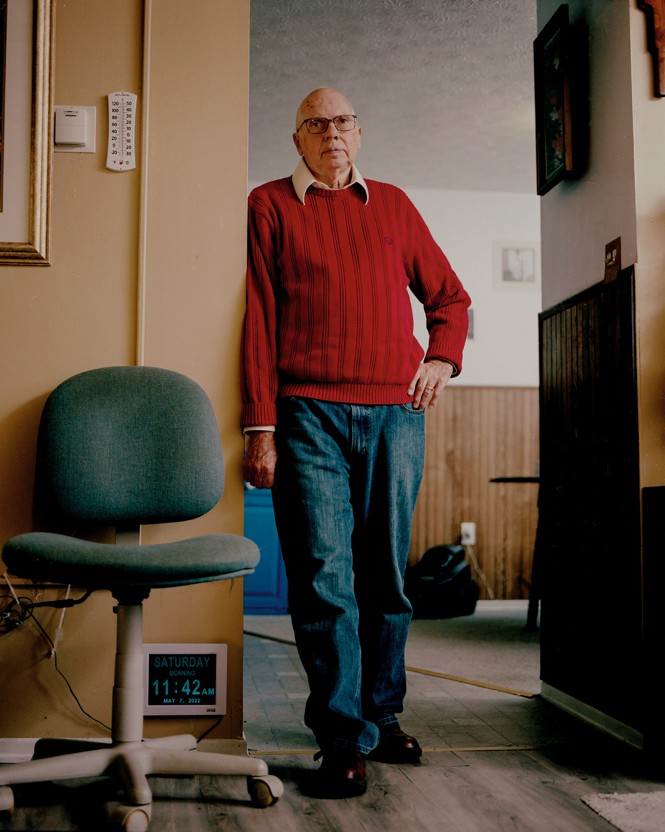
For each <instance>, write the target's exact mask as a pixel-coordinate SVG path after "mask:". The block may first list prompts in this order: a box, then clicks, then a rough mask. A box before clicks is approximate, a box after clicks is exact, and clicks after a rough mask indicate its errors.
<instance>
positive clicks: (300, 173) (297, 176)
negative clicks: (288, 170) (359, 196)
mask: <svg viewBox="0 0 665 832" xmlns="http://www.w3.org/2000/svg"><path fill="white" fill-rule="evenodd" d="M291 181H292V182H293V187H294V188H295V192H296V195H297V197H298V199H299V200H300V202H302V204H303V205H304V204H305V194H306V193H307V190H308V188H310V187H311V186H312V185H316V186H317V187H321V188H328V190H333V189H332V188H330V186H329V185H326V183H325V182H320V181H319V180H318V179H317V178H316V176H314V174H313V173H312V171H311V170H310V169H309V168H308V167H307V163H306V162H305V160H304V159H301V160H300V162H299V164H298V167H297V168H296V169H295V171H294V172H293V175H292V177H291ZM352 185H360V187H361V188H362V189H363V191H364V192H365V205H367V203H368V202H369V189H368V188H367V184H366V182H365V180H364V179H363V178H362V176H361V175H360V173H359V171H358V168H357V167H356V166H355V165H351V181H350V182H349V184H348V185H346V186H345V187H346V188H350V187H351V186H352Z"/></svg>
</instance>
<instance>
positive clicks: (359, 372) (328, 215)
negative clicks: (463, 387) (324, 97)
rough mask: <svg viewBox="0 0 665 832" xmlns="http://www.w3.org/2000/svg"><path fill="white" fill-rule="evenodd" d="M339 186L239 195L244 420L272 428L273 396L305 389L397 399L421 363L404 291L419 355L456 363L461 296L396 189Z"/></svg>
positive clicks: (463, 316)
mask: <svg viewBox="0 0 665 832" xmlns="http://www.w3.org/2000/svg"><path fill="white" fill-rule="evenodd" d="M365 181H366V184H367V187H368V190H369V201H368V203H367V204H365V201H364V194H363V192H362V189H361V188H360V187H359V186H354V187H351V188H348V189H344V190H326V189H321V188H310V189H309V190H308V191H307V197H306V204H305V205H303V204H302V203H301V202H300V201H299V200H298V198H297V196H296V194H295V191H294V189H293V185H292V184H291V178H290V177H289V178H286V179H279V180H277V181H275V182H269V183H267V184H265V185H262V186H260V187H258V188H256V189H254V190H253V191H252V193H251V194H250V197H249V255H248V271H247V312H246V315H245V327H244V347H243V364H244V366H243V383H244V390H243V401H244V408H243V418H242V424H243V426H251V425H274V424H276V420H277V414H276V407H275V401H276V399H277V398H278V397H281V396H305V397H309V398H317V399H323V400H326V401H334V402H346V403H349V404H367V405H386V404H406V403H407V402H409V401H410V400H411V397H410V396H409V395H408V394H407V387H408V385H409V382H410V381H411V379H412V378H413V376H414V375H415V373H416V369H417V367H418V364H419V363H420V361H421V360H422V358H423V350H422V348H421V347H420V345H419V343H418V341H417V340H416V338H415V337H414V335H413V316H412V310H411V303H410V300H409V296H408V293H407V288H410V289H411V291H412V292H413V293H414V294H415V296H416V297H417V298H418V299H419V300H420V302H421V303H422V304H423V306H424V308H425V312H426V315H427V328H428V331H429V347H428V350H427V354H426V356H425V360H429V359H433V358H440V359H446V360H448V361H450V362H451V363H452V364H454V366H455V374H457V373H459V372H460V370H461V368H462V349H463V346H464V342H465V339H466V333H467V327H468V314H467V308H468V306H469V304H470V299H469V296H468V294H467V293H466V291H465V290H464V288H463V287H462V284H461V283H460V281H459V279H458V278H457V276H456V275H455V273H454V271H453V270H452V268H451V266H450V263H449V262H448V260H447V259H446V257H445V255H444V254H443V252H442V251H441V249H440V248H439V246H438V245H437V244H436V243H435V241H434V239H433V238H432V235H431V234H430V232H429V230H428V228H427V226H426V225H425V222H424V221H423V219H422V217H421V216H420V214H419V213H418V211H417V210H416V208H415V207H414V206H413V204H412V203H411V201H410V200H409V198H408V197H407V196H406V194H405V193H404V192H403V191H401V190H400V189H399V188H396V187H394V186H392V185H387V184H384V183H381V182H376V181H373V180H365Z"/></svg>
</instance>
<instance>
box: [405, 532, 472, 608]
mask: <svg viewBox="0 0 665 832" xmlns="http://www.w3.org/2000/svg"><path fill="white" fill-rule="evenodd" d="M404 592H405V594H406V597H407V598H408V599H409V601H411V604H412V606H413V617H414V618H454V617H456V616H458V615H472V614H473V613H474V611H475V609H476V601H477V600H478V595H479V589H478V584H477V583H476V582H475V581H474V580H473V578H472V577H471V567H470V566H469V564H468V562H467V561H466V559H465V557H464V546H434V547H433V548H431V549H428V550H427V551H426V552H425V554H424V555H423V557H422V559H421V560H420V561H419V562H418V563H417V564H415V566H412V567H409V568H408V569H407V570H406V575H405V577H404Z"/></svg>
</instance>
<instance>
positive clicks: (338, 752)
mask: <svg viewBox="0 0 665 832" xmlns="http://www.w3.org/2000/svg"><path fill="white" fill-rule="evenodd" d="M365 759H366V758H365V755H364V754H360V753H359V752H358V751H349V750H347V749H346V748H335V747H332V748H328V749H327V750H326V751H324V752H323V760H322V762H321V768H320V769H319V771H318V772H317V775H316V796H317V797H327V798H344V797H357V796H358V795H361V794H364V793H365V792H366V791H367V773H366V768H365Z"/></svg>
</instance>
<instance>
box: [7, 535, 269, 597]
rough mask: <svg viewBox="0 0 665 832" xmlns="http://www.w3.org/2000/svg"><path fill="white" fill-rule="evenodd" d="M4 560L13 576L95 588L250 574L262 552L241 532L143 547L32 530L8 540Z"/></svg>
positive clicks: (155, 585) (192, 581)
mask: <svg viewBox="0 0 665 832" xmlns="http://www.w3.org/2000/svg"><path fill="white" fill-rule="evenodd" d="M2 558H3V560H4V562H5V564H6V565H7V568H8V569H9V571H10V572H11V573H12V574H14V575H18V576H20V577H22V578H31V579H32V580H36V581H53V582H55V583H60V584H63V583H65V584H71V585H72V586H82V587H87V588H89V589H108V588H110V587H139V586H144V587H148V588H153V589H157V588H159V587H171V586H183V585H186V584H195V583H204V582H207V581H219V580H223V579H228V578H234V577H239V576H241V575H246V574H249V573H251V572H252V571H253V570H254V568H255V567H256V565H257V564H258V562H259V550H258V548H257V546H256V544H255V543H254V542H253V541H251V540H248V539H247V538H245V537H241V536H240V535H235V534H211V535H203V536H200V537H193V538H188V539H187V540H182V541H176V542H173V543H157V544H153V545H146V546H139V545H132V544H126V543H116V544H110V543H96V542H91V541H88V540H80V539H78V538H72V537H68V536H66V535H61V534H53V533H50V532H29V533H27V534H20V535H17V536H16V537H13V538H11V539H10V540H8V541H7V542H6V543H5V546H4V548H3V552H2Z"/></svg>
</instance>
